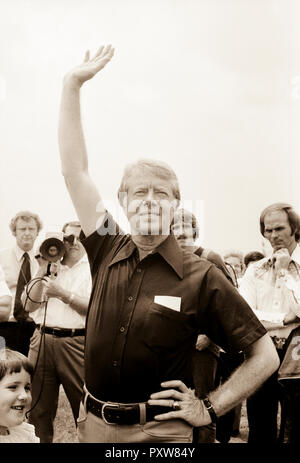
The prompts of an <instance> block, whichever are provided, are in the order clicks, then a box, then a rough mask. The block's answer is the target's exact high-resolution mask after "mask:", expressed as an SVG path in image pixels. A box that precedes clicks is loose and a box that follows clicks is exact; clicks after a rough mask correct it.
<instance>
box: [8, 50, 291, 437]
mask: <svg viewBox="0 0 300 463" xmlns="http://www.w3.org/2000/svg"><path fill="white" fill-rule="evenodd" d="M113 54H114V50H113V48H112V47H111V46H110V45H109V46H106V47H100V48H99V50H98V52H97V53H96V55H95V56H94V57H92V58H90V56H89V54H88V53H87V54H86V57H85V60H84V63H83V64H81V65H79V66H77V67H75V68H74V69H72V70H71V71H70V72H69V73H68V74H67V75H66V77H65V79H64V85H63V91H62V97H61V106H60V117H59V147H60V155H61V163H62V173H63V175H64V178H65V181H66V186H67V189H68V191H69V194H70V196H71V199H72V201H73V204H74V207H75V210H76V212H77V215H78V221H73V222H68V223H66V224H65V225H64V226H63V227H62V232H61V238H60V240H59V242H60V243H61V248H60V249H59V251H61V250H62V252H61V253H60V252H58V253H56V251H57V248H55V246H53V243H51V246H50V245H49V248H47V253H46V254H45V253H44V252H42V247H41V248H40V250H39V252H38V253H37V252H36V249H35V246H34V243H35V240H36V238H37V235H38V233H39V231H40V229H41V227H42V223H41V220H40V218H39V217H38V216H37V215H36V214H33V213H31V212H29V211H21V212H19V213H18V214H16V215H15V217H14V218H13V219H12V221H11V224H10V228H11V231H12V234H13V235H14V236H15V238H16V242H15V245H14V246H13V248H11V249H5V250H3V251H1V252H0V343H1V342H2V344H1V345H0V442H47V443H49V442H52V441H53V422H54V418H55V415H56V411H57V405H58V395H59V387H60V385H62V386H63V388H64V390H65V392H66V395H67V397H68V400H69V402H70V405H71V408H72V412H73V416H74V421H75V424H76V426H77V433H78V439H79V442H83V443H86V442H93V443H96V442H101V443H137V442H141V443H147V442H158V443H175V442H176V443H192V442H193V443H208V442H209V443H212V442H229V440H230V437H231V436H232V435H234V434H237V433H238V432H239V420H240V411H241V404H242V403H243V402H244V401H245V400H247V416H248V422H249V442H251V443H261V442H264V443H275V442H296V439H297V435H299V431H300V385H299V378H298V377H297V375H296V373H295V372H296V371H297V366H298V365H299V358H298V357H299V355H297V353H296V354H295V352H294V351H293V350H292V351H291V350H290V346H293V345H294V342H295V339H298V340H299V335H298V334H299V333H300V328H299V327H300V273H299V270H300V250H299V245H298V244H297V243H298V242H299V239H300V218H299V216H298V215H297V213H296V212H295V211H294V209H293V208H292V206H290V205H289V204H286V203H275V204H272V205H270V206H268V207H267V208H266V209H265V210H264V211H263V212H262V213H261V216H260V218H259V220H260V231H261V234H262V235H263V236H264V237H265V238H266V239H267V240H268V241H269V242H270V244H271V246H272V248H273V252H272V254H271V256H265V255H264V254H262V253H260V252H259V251H254V252H251V253H248V254H247V255H245V256H243V254H242V253H240V252H238V251H230V252H226V253H224V255H223V256H220V255H219V254H217V253H216V252H214V251H213V250H211V249H207V248H203V247H199V246H197V244H196V241H197V238H198V236H199V225H198V223H197V219H196V217H195V216H194V215H193V214H192V212H190V211H187V210H184V209H181V208H180V200H181V195H180V188H179V184H178V179H177V176H176V174H175V172H174V171H173V169H172V168H171V167H169V166H168V165H166V164H165V163H163V162H161V161H154V160H139V161H137V162H136V163H134V164H131V165H128V166H127V167H126V168H125V171H124V174H123V178H122V179H121V183H120V188H119V191H118V198H119V201H120V204H121V206H122V208H123V210H124V212H125V214H126V216H127V218H128V221H129V225H130V234H125V233H124V232H123V231H122V230H121V229H120V227H119V225H118V224H117V223H116V222H115V221H114V219H113V217H112V216H111V215H110V213H109V212H108V211H107V210H106V209H105V207H104V205H103V203H102V200H101V197H100V194H99V192H98V188H97V187H96V185H95V184H94V182H93V181H92V179H91V177H90V174H89V171H88V160H87V153H86V147H85V142H84V136H83V130H82V125H81V116H80V88H81V86H82V85H83V84H84V83H85V82H86V81H87V80H89V79H91V78H93V77H94V76H95V75H96V74H97V73H98V72H99V71H101V69H102V68H103V67H104V66H105V65H106V64H107V63H108V62H109V61H110V60H111V59H112V57H113ZM103 163H104V160H103ZM59 246H60V245H59ZM53 248H54V249H53ZM37 254H38V255H37ZM295 346H296V344H295ZM296 347H297V346H296ZM291 352H292V354H291ZM298 371H299V367H298ZM279 403H280V404H281V423H280V426H278V423H277V416H278V405H279Z"/></svg>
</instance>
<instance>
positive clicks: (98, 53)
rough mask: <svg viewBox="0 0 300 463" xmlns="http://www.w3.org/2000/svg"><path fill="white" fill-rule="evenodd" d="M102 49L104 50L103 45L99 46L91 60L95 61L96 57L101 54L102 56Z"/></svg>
mask: <svg viewBox="0 0 300 463" xmlns="http://www.w3.org/2000/svg"><path fill="white" fill-rule="evenodd" d="M103 49H104V45H101V46H100V47H99V48H98V50H97V51H96V53H95V55H94V57H93V59H96V58H98V56H101V54H102V52H103Z"/></svg>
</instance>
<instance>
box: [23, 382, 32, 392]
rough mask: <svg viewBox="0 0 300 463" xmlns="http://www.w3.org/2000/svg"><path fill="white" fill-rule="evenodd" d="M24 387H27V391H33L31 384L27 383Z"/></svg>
mask: <svg viewBox="0 0 300 463" xmlns="http://www.w3.org/2000/svg"><path fill="white" fill-rule="evenodd" d="M24 389H25V391H26V392H30V391H31V385H30V384H27V386H25V388H24Z"/></svg>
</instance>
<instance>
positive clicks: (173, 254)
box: [109, 234, 183, 279]
mask: <svg viewBox="0 0 300 463" xmlns="http://www.w3.org/2000/svg"><path fill="white" fill-rule="evenodd" d="M136 249H137V247H136V245H135V244H134V242H133V241H132V239H130V240H128V241H127V243H126V244H125V245H124V246H123V247H122V248H121V249H120V251H119V252H118V253H117V254H116V256H115V257H114V258H113V259H112V261H111V262H110V264H109V267H111V266H112V265H113V264H115V263H117V262H120V261H121V260H125V259H128V258H129V257H130V256H131V255H132V254H133V252H134V251H135V250H136ZM155 252H156V253H158V254H160V255H161V256H162V257H163V259H164V260H165V261H166V262H167V263H168V264H169V265H170V266H171V267H172V269H173V270H174V271H175V272H176V273H177V275H178V276H179V278H181V279H183V252H182V249H181V248H180V246H179V245H178V243H177V240H176V238H175V237H174V235H173V234H171V235H169V236H168V237H167V238H166V239H165V240H164V241H163V242H162V243H161V244H160V245H159V246H158V247H157V248H156V249H155ZM153 254H154V253H153Z"/></svg>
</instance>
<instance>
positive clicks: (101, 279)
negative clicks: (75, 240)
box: [83, 216, 266, 403]
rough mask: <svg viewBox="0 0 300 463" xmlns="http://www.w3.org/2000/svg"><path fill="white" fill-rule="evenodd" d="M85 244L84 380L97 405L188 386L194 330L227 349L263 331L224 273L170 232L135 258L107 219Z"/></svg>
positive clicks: (242, 346) (126, 237) (247, 342)
mask: <svg viewBox="0 0 300 463" xmlns="http://www.w3.org/2000/svg"><path fill="white" fill-rule="evenodd" d="M108 230H110V233H106V232H107V231H108ZM105 233H106V234H105ZM83 244H84V246H85V248H86V251H87V254H88V257H89V261H90V267H91V273H92V279H93V289H92V294H91V300H90V305H89V310H88V315H87V326H86V346H85V380H86V386H87V389H88V390H89V391H90V392H91V393H92V394H93V395H94V396H95V397H96V398H98V399H100V400H104V401H113V402H125V403H128V402H142V401H147V400H148V399H149V396H150V394H151V393H153V392H157V391H159V390H161V386H160V383H161V382H162V381H167V380H174V379H179V380H182V381H183V382H184V383H185V384H186V385H187V386H191V385H192V377H191V371H192V368H191V357H192V352H193V350H194V346H195V342H196V339H197V333H198V332H199V331H200V330H201V332H205V333H206V334H207V335H208V336H209V337H210V339H211V340H213V341H214V342H215V343H216V344H218V345H219V346H221V347H222V348H224V350H226V351H241V350H243V349H245V348H247V347H248V346H249V345H250V344H251V343H253V342H254V341H256V340H257V339H259V338H260V337H261V336H263V335H264V334H265V332H266V331H265V329H264V328H263V326H262V325H261V323H260V322H259V321H258V319H257V318H256V316H255V315H254V313H253V312H252V310H251V309H250V307H249V306H248V304H247V303H246V302H245V301H244V299H243V298H242V297H241V296H240V295H239V294H238V292H237V291H236V289H235V288H234V287H233V286H232V285H231V284H230V283H229V282H228V281H227V279H226V278H225V277H224V276H223V275H222V272H221V271H220V270H218V269H217V268H216V267H215V266H214V265H212V264H210V263H209V262H207V261H206V260H204V259H200V258H199V257H198V256H196V255H195V254H193V253H191V252H187V251H183V250H182V249H181V248H180V247H179V246H178V244H177V241H176V239H175V237H174V236H173V235H170V236H168V238H167V239H166V240H165V241H163V242H162V243H161V244H160V245H159V246H158V247H157V248H156V250H155V251H153V252H152V253H151V254H149V255H148V256H147V257H146V258H144V259H143V260H142V261H140V260H139V254H138V250H137V247H136V246H135V244H134V242H133V241H132V239H131V236H130V235H124V234H121V233H118V227H117V226H116V225H115V223H114V222H113V219H112V217H111V216H108V218H107V219H106V221H105V222H104V224H103V225H102V227H101V228H100V229H98V230H97V231H95V232H94V233H93V234H92V235H90V236H89V237H87V238H86V239H85V240H84V242H83Z"/></svg>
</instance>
